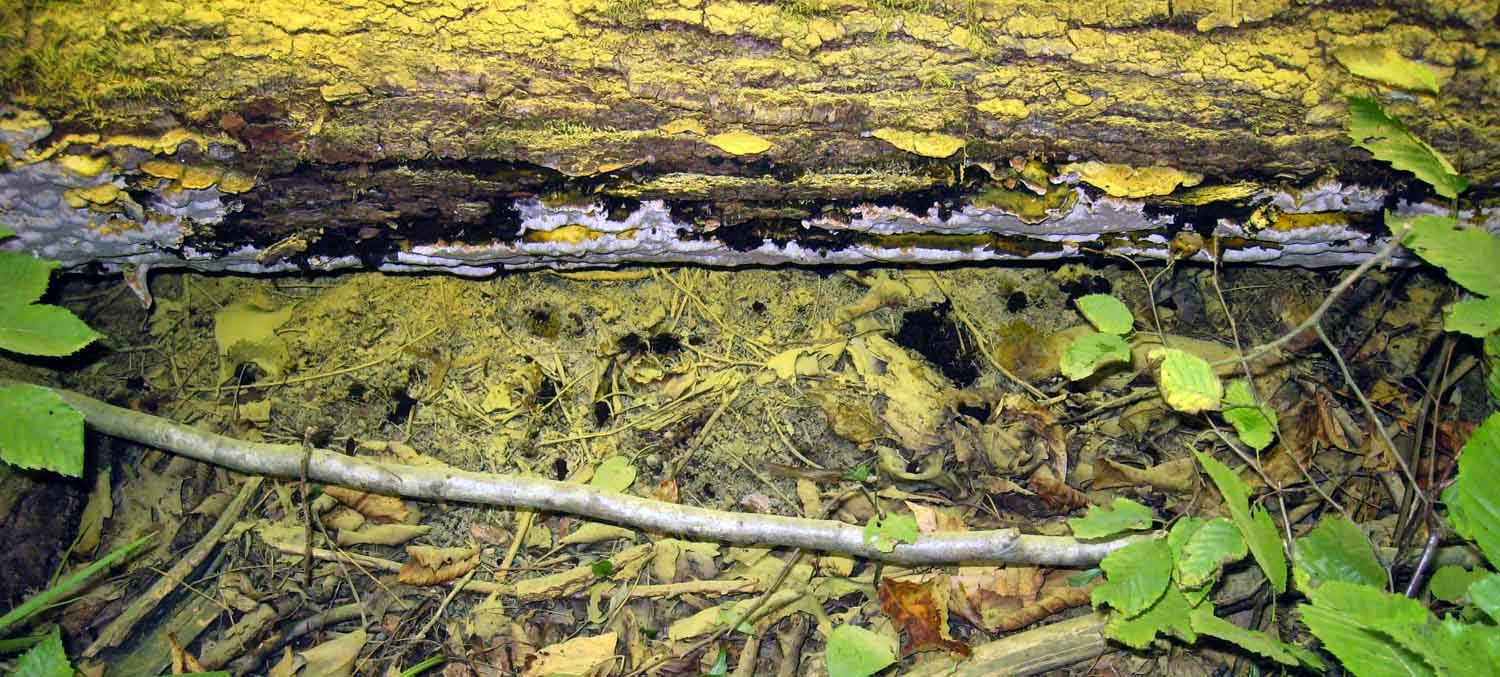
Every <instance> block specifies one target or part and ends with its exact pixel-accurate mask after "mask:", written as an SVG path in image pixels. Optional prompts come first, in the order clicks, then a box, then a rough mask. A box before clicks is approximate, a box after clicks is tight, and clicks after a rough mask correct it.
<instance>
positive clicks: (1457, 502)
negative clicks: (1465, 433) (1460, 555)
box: [1443, 412, 1500, 565]
mask: <svg viewBox="0 0 1500 677" xmlns="http://www.w3.org/2000/svg"><path fill="white" fill-rule="evenodd" d="M1460 453H1461V455H1460V456H1459V457H1458V479H1456V480H1454V481H1453V485H1452V486H1450V487H1448V489H1447V490H1446V491H1444V492H1443V503H1445V504H1447V505H1448V521H1449V522H1450V523H1452V524H1453V528H1454V530H1456V531H1457V532H1458V533H1460V534H1462V535H1463V536H1464V538H1468V539H1470V540H1473V541H1474V542H1475V543H1478V544H1479V550H1480V552H1483V553H1484V556H1485V558H1486V559H1488V560H1489V561H1490V564H1492V565H1495V564H1500V495H1497V492H1496V491H1495V485H1494V484H1491V483H1492V482H1494V481H1495V478H1497V477H1500V412H1497V413H1493V414H1490V415H1489V418H1486V419H1484V422H1483V423H1481V424H1479V427H1478V428H1475V429H1474V434H1473V436H1471V437H1470V438H1469V442H1468V443H1467V444H1465V445H1464V448H1463V451H1462V452H1460Z"/></svg>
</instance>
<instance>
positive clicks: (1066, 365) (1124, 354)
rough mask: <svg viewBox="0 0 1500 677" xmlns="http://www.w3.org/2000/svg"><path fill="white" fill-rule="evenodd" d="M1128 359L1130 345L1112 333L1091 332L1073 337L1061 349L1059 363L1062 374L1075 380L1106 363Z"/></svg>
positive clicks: (1086, 375) (1086, 376)
mask: <svg viewBox="0 0 1500 677" xmlns="http://www.w3.org/2000/svg"><path fill="white" fill-rule="evenodd" d="M1129 361H1130V346H1129V345H1127V344H1126V343H1125V339H1123V338H1120V337H1119V336H1116V335H1114V334H1102V333H1098V332H1095V333H1092V334H1084V335H1083V336H1079V337H1078V338H1075V339H1073V342H1072V343H1069V344H1068V349H1067V350H1065V351H1063V356H1062V363H1061V365H1060V367H1061V369H1062V373H1063V376H1066V377H1068V380H1069V381H1077V380H1080V379H1085V378H1088V377H1089V376H1092V375H1093V373H1094V371H1095V370H1096V369H1098V368H1099V367H1102V366H1104V365H1106V364H1115V363H1119V362H1129Z"/></svg>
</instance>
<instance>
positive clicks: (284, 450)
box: [0, 379, 1150, 567]
mask: <svg viewBox="0 0 1500 677" xmlns="http://www.w3.org/2000/svg"><path fill="white" fill-rule="evenodd" d="M0 383H10V381H8V380H5V379H0ZM51 390H52V391H53V392H55V393H57V394H58V395H59V396H60V397H62V398H63V399H64V400H65V401H67V403H68V404H70V405H72V406H73V407H74V408H76V409H77V410H78V411H79V412H81V413H82V414H83V415H84V419H85V421H86V422H87V423H88V424H89V425H91V426H93V427H94V428H95V429H97V430H99V431H100V432H103V433H106V434H109V435H114V436H116V437H122V438H126V439H130V440H134V441H136V442H139V443H141V444H146V445H150V446H153V447H157V448H160V449H164V450H167V451H171V452H174V453H177V454H181V455H183V456H186V457H189V458H193V459H196V460H199V461H204V462H207V463H212V464H214V465H218V466H222V467H225V468H230V469H233V470H237V471H240V472H245V473H251V474H256V475H265V476H271V477H279V478H288V479H289V478H294V477H297V476H298V475H299V474H300V472H301V470H302V464H303V460H304V459H303V456H304V454H305V453H306V450H305V449H304V448H303V447H302V446H300V445H296V446H294V445H283V444H266V443H258V442H246V441H242V440H236V439H233V438H230V437H225V436H223V435H217V434H214V433H210V432H206V431H203V430H199V429H196V428H192V427H189V426H185V425H181V424H178V423H174V422H172V421H168V420H166V419H162V418H158V417H156V416H151V415H149V414H143V413H140V412H136V411H131V410H129V409H123V408H120V407H116V406H113V405H110V404H106V403H104V402H101V401H99V400H96V399H93V398H91V397H87V396H85V395H81V394H78V393H75V392H71V391H68V390H62V389H58V388H52V389H51ZM307 477H308V478H309V479H312V480H315V481H318V482H326V483H329V484H338V485H343V486H346V487H352V488H356V489H361V490H365V491H373V492H376V493H382V494H388V495H392V496H404V497H408V498H417V499H426V500H432V501H459V502H465V503H476V504H482V505H495V506H506V507H513V508H532V509H536V510H542V511H547V512H557V513H568V514H572V515H578V516H582V517H588V518H590V519H596V520H602V521H606V522H613V523H615V524H620V525H624V526H629V527H634V528H637V529H643V530H646V531H655V532H661V533H668V534H675V535H680V536H682V537H685V538H688V539H692V540H698V541H719V542H727V543H745V544H748V543H755V544H762V545H772V546H785V547H792V548H800V549H806V550H818V551H824V552H831V553H840V554H846V555H852V556H855V557H862V558H865V559H870V560H877V561H884V562H892V563H896V564H905V565H920V564H951V563H956V562H1006V563H1012V564H1037V565H1047V566H1062V567H1082V566H1092V565H1094V564H1097V563H1098V562H1099V561H1100V560H1101V559H1103V558H1104V556H1105V555H1107V554H1109V553H1110V552H1113V551H1114V550H1116V549H1119V548H1121V547H1124V546H1126V545H1129V544H1130V543H1131V542H1134V541H1135V540H1138V539H1141V538H1149V537H1150V536H1149V535H1142V536H1133V537H1127V538H1122V539H1115V540H1109V541H1097V542H1083V541H1078V540H1076V539H1073V538H1067V537H1061V536H1036V535H1028V534H1021V533H1020V532H1018V531H1017V530H1015V529H999V530H991V531H970V532H954V533H937V534H924V535H922V536H921V537H919V538H918V539H917V541H916V542H914V543H907V544H901V545H897V546H896V547H895V549H894V550H892V551H891V552H881V551H880V550H878V549H876V548H875V547H873V546H871V545H869V544H867V543H866V542H865V539H864V533H863V531H864V530H863V529H862V528H861V527H859V526H857V525H852V524H846V523H844V522H837V521H833V520H824V519H805V518H796V517H783V516H779V515H759V514H751V513H740V512H729V511H724V510H711V509H707V508H698V507H693V506H687V505H679V504H676V503H666V502H663V501H655V500H651V499H646V498H641V497H638V496H632V495H628V494H623V493H614V492H608V491H601V490H599V489H595V488H593V487H589V486H586V485H581V484H572V483H568V482H557V481H552V480H546V479H539V478H533V477H517V476H512V475H502V474H489V473H477V472H470V471H466V470H460V469H457V468H447V467H431V466H410V465H400V464H395V463H380V462H376V461H373V460H369V459H364V458H355V457H351V456H345V455H343V454H340V453H337V452H333V451H328V450H326V449H314V450H313V451H312V453H311V458H309V459H308V463H307Z"/></svg>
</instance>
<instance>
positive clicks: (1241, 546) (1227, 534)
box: [1177, 517, 1248, 588]
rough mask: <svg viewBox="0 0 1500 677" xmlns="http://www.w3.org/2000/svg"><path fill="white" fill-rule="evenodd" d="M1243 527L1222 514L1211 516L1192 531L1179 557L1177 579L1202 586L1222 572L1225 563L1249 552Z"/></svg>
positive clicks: (1188, 586) (1242, 556)
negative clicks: (1243, 535)
mask: <svg viewBox="0 0 1500 677" xmlns="http://www.w3.org/2000/svg"><path fill="white" fill-rule="evenodd" d="M1247 552H1248V551H1247V550H1246V547H1245V539H1244V538H1243V537H1241V536H1240V530H1239V528H1238V527H1236V526H1234V523H1233V522H1230V521H1229V520H1227V519H1224V518H1223V517H1218V518H1214V519H1211V520H1209V521H1207V522H1204V523H1203V526H1202V527H1200V528H1199V529H1197V530H1196V531H1194V532H1193V535H1192V536H1191V537H1189V538H1188V541H1187V543H1185V544H1183V547H1182V556H1181V557H1179V558H1177V582H1178V583H1179V584H1181V585H1182V587H1184V588H1200V587H1203V586H1204V585H1206V584H1208V583H1209V582H1210V581H1213V580H1214V579H1215V578H1218V576H1219V570H1220V569H1222V568H1223V566H1224V565H1225V564H1229V563H1230V562H1238V561H1239V560H1241V559H1243V558H1244V557H1245V555H1246V554H1247Z"/></svg>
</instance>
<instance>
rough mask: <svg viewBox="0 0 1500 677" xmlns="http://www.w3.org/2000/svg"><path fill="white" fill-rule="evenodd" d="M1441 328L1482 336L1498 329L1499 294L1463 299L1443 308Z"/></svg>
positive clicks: (1499, 326) (1499, 322) (1499, 312)
mask: <svg viewBox="0 0 1500 677" xmlns="http://www.w3.org/2000/svg"><path fill="white" fill-rule="evenodd" d="M1443 329H1446V330H1448V331H1451V332H1456V333H1459V334H1465V335H1468V336H1473V337H1474V338H1484V337H1486V336H1489V335H1490V334H1493V333H1495V331H1496V330H1500V296H1491V297H1489V298H1487V299H1480V298H1472V299H1463V300H1461V301H1459V302H1458V303H1455V304H1453V305H1451V306H1448V307H1447V308H1446V309H1445V310H1444V317H1443Z"/></svg>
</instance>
